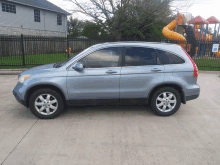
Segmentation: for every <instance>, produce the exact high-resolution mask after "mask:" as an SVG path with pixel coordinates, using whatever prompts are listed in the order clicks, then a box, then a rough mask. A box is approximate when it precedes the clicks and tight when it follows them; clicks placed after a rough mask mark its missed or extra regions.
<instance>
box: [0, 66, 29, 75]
mask: <svg viewBox="0 0 220 165" xmlns="http://www.w3.org/2000/svg"><path fill="white" fill-rule="evenodd" d="M27 69H28V68H24V69H0V75H19V74H20V73H21V72H23V71H25V70H27Z"/></svg>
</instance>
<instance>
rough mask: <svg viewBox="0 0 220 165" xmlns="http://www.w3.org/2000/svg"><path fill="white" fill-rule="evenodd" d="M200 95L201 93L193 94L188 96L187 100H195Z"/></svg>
mask: <svg viewBox="0 0 220 165" xmlns="http://www.w3.org/2000/svg"><path fill="white" fill-rule="evenodd" d="M198 97H199V94H197V95H192V96H186V101H189V100H194V99H197V98H198Z"/></svg>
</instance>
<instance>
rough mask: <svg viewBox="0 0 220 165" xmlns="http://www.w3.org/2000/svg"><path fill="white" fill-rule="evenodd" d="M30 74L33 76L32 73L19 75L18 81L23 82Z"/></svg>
mask: <svg viewBox="0 0 220 165" xmlns="http://www.w3.org/2000/svg"><path fill="white" fill-rule="evenodd" d="M30 76H31V74H28V75H22V76H20V77H19V79H18V82H20V83H23V82H24V81H25V80H26V79H27V78H28V77H30Z"/></svg>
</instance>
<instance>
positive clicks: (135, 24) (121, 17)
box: [69, 0, 188, 40]
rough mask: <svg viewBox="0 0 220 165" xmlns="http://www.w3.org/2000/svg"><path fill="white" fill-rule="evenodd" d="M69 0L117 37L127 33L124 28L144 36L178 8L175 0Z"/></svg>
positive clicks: (77, 9) (78, 10)
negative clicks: (84, 0)
mask: <svg viewBox="0 0 220 165" xmlns="http://www.w3.org/2000/svg"><path fill="white" fill-rule="evenodd" d="M69 1H71V2H72V3H73V4H74V5H75V9H73V10H72V11H73V12H74V13H77V12H79V13H83V14H85V15H86V16H89V17H90V18H92V19H93V21H94V22H95V23H97V24H100V25H101V26H102V27H103V28H104V29H105V30H106V31H107V32H108V33H111V36H113V37H114V38H116V39H117V40H120V39H121V38H122V37H123V32H126V33H129V34H133V33H136V35H137V36H138V37H141V36H142V38H143V37H144V35H145V34H144V33H145V32H146V31H147V30H148V31H149V29H150V28H151V26H153V25H158V24H160V23H161V22H163V21H164V19H165V18H166V17H168V16H170V15H172V11H175V10H174V9H175V5H174V6H172V4H171V2H172V1H173V0H87V1H86V2H84V3H83V2H82V1H79V0H69ZM185 1H187V2H188V0H185ZM182 4H183V1H182ZM171 7H172V9H171ZM179 7H180V5H178V8H179ZM146 18H147V19H146ZM143 22H144V24H143ZM141 23H142V25H140V24H141ZM128 28H130V32H128V31H129V30H128ZM137 36H136V37H137Z"/></svg>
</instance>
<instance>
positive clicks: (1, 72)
mask: <svg viewBox="0 0 220 165" xmlns="http://www.w3.org/2000/svg"><path fill="white" fill-rule="evenodd" d="M27 69H28V68H24V69H0V75H19V74H20V73H21V72H23V71H25V70H27ZM199 73H210V74H219V75H220V71H204V70H199Z"/></svg>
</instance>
